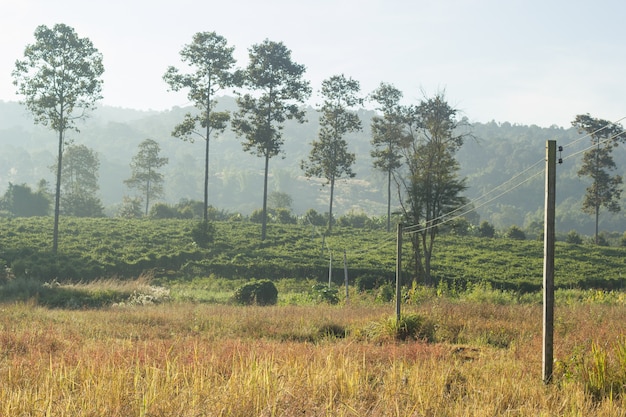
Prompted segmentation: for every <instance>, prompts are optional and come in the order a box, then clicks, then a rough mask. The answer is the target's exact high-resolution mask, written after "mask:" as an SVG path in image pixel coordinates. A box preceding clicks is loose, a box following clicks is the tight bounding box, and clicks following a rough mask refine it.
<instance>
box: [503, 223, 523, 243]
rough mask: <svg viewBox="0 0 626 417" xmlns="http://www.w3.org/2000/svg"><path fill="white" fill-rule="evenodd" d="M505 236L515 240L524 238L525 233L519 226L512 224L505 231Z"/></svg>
mask: <svg viewBox="0 0 626 417" xmlns="http://www.w3.org/2000/svg"><path fill="white" fill-rule="evenodd" d="M506 237H508V238H509V239H515V240H526V233H524V231H523V230H522V229H520V228H519V227H517V226H515V225H513V226H511V227H510V228H509V230H507V231H506Z"/></svg>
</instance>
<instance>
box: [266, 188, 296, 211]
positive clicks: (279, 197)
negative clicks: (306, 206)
mask: <svg viewBox="0 0 626 417" xmlns="http://www.w3.org/2000/svg"><path fill="white" fill-rule="evenodd" d="M267 204H268V206H269V207H270V208H273V209H287V210H288V211H291V205H292V204H293V198H291V196H290V195H289V194H287V193H283V192H280V191H272V192H271V193H269V195H268V196H267Z"/></svg>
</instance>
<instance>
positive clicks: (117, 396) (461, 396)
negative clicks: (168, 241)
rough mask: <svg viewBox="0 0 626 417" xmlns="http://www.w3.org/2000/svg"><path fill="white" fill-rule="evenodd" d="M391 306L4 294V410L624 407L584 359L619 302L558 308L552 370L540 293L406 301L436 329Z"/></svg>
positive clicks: (524, 411) (614, 319)
mask: <svg viewBox="0 0 626 417" xmlns="http://www.w3.org/2000/svg"><path fill="white" fill-rule="evenodd" d="M392 310H393V309H392V307H391V306H374V307H373V306H360V305H354V306H337V307H335V306H333V307H329V306H279V307H264V308H261V307H235V306H215V305H191V304H170V305H167V304H166V305H156V306H144V307H136V306H134V307H128V306H127V307H121V308H112V309H108V310H99V311H97V310H85V311H82V310H81V311H65V310H48V309H44V308H41V307H37V306H34V305H32V304H11V305H2V306H0V331H1V333H0V386H1V387H2V389H1V390H0V416H3V417H4V416H39V415H41V416H72V417H80V416H104V415H107V416H113V415H119V416H296V415H302V416H503V415H506V416H591V415H594V416H617V415H624V414H625V411H624V410H626V408H625V406H626V399H625V398H623V396H621V395H614V396H613V397H611V396H610V395H605V396H599V397H598V396H596V397H594V395H593V393H592V392H590V391H589V390H588V389H587V387H588V385H586V384H587V382H588V381H586V380H585V378H584V372H582V370H584V369H589V367H586V365H587V364H590V363H591V362H592V359H593V358H594V354H593V352H592V345H595V348H594V349H600V348H605V349H606V350H605V352H608V358H607V361H609V362H610V361H611V358H612V357H613V356H614V355H613V353H612V352H613V350H612V348H611V346H613V343H615V342H617V341H619V340H620V337H621V335H622V334H624V331H625V330H626V309H625V308H624V307H611V306H606V305H579V306H568V307H563V308H559V309H557V315H556V316H557V326H556V335H555V336H556V337H555V339H556V356H557V358H558V359H559V364H560V366H558V367H557V368H558V371H557V374H556V375H555V381H554V383H553V384H551V385H549V386H545V385H544V384H543V383H542V381H541V308H540V307H539V306H529V305H512V306H500V305H490V304H481V303H463V302H455V303H449V302H446V301H445V300H437V301H433V302H428V303H425V304H423V305H421V306H420V307H414V308H411V309H409V308H407V309H406V310H409V311H407V313H411V314H419V315H420V316H422V317H427V318H428V319H429V320H432V322H433V323H435V326H436V333H435V340H436V341H435V342H434V343H426V342H423V341H407V342H398V341H394V340H390V339H385V338H372V337H370V336H368V331H367V329H368V328H369V327H370V326H371V325H372V323H378V322H381V321H384V320H387V318H388V317H389V316H391V315H392V314H393V312H392ZM329 328H339V329H344V330H345V337H341V336H343V334H341V335H339V336H337V335H336V334H335V333H332V334H328V332H326V333H324V331H320V330H323V329H329ZM596 357H597V354H596ZM612 363H615V362H612ZM578 370H579V371H580V372H579V371H578ZM616 372H617V371H616Z"/></svg>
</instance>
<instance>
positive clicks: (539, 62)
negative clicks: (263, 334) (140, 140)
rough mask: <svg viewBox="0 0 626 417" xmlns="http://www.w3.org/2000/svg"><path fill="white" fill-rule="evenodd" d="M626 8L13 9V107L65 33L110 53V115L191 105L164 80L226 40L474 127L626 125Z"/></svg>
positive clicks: (4, 18) (472, 4)
mask: <svg viewBox="0 0 626 417" xmlns="http://www.w3.org/2000/svg"><path fill="white" fill-rule="evenodd" d="M625 22H626V1H624V0H598V1H595V2H591V1H588V0H585V1H580V0H568V1H566V0H555V1H551V0H473V1H471V0H316V1H299V0H219V1H215V0H202V1H198V0H171V1H165V0H106V1H104V0H91V1H86V0H0V28H2V29H1V31H0V33H1V35H2V36H1V37H0V100H4V101H16V100H19V97H17V96H16V95H15V94H14V92H15V87H14V86H13V84H12V80H11V71H12V69H13V66H14V63H15V60H16V59H18V58H21V57H22V56H23V51H24V47H25V46H26V45H27V44H29V43H33V42H34V36H33V33H34V31H35V28H36V27H37V26H38V25H41V24H45V25H48V26H52V25H54V24H55V23H65V24H67V25H69V26H72V27H73V28H74V29H75V30H76V32H77V33H78V35H79V36H81V37H88V38H90V39H91V41H92V42H93V44H94V46H95V47H96V48H98V49H99V50H100V52H102V54H103V56H104V65H105V74H104V89H103V96H104V100H103V102H104V104H107V105H112V106H119V107H128V108H136V109H154V110H163V109H169V108H171V107H173V106H184V105H187V104H188V102H187V99H186V96H185V94H184V93H178V94H175V93H170V92H168V91H167V85H166V84H165V83H164V82H163V80H162V78H161V77H162V75H163V73H164V72H165V70H166V68H167V67H168V66H169V65H174V66H177V67H179V68H184V67H182V64H181V62H180V57H179V51H180V49H181V48H182V47H183V45H185V44H187V43H189V42H190V41H191V39H192V36H193V34H194V33H196V32H203V31H215V32H217V33H218V34H220V35H222V36H224V37H225V38H226V39H227V40H228V42H229V44H230V45H232V46H234V47H235V48H236V50H235V54H236V58H237V60H238V65H240V66H245V65H246V64H247V62H248V59H247V56H248V48H249V47H250V46H251V45H253V44H256V43H260V42H262V41H263V40H264V39H270V40H272V41H282V42H283V43H284V44H285V45H286V46H287V47H288V48H289V49H291V51H292V58H293V59H294V61H296V62H297V63H300V64H304V65H305V66H306V67H307V72H306V78H308V79H309V80H310V81H311V84H312V87H313V90H314V92H315V93H314V96H313V99H312V101H311V104H315V103H316V98H317V90H318V89H319V87H320V84H321V81H322V80H323V79H325V78H328V77H330V76H332V75H335V74H340V73H343V74H345V75H348V76H350V77H352V78H355V79H357V80H359V81H360V83H361V89H362V91H363V93H364V94H367V93H369V92H371V91H372V90H373V89H375V88H376V87H377V86H378V85H379V83H380V82H381V81H384V82H388V83H391V84H394V85H395V86H396V87H398V88H399V89H400V90H402V91H403V92H404V96H405V101H406V102H407V103H417V102H418V101H419V99H420V98H422V97H423V96H424V94H426V95H427V96H431V95H433V94H435V93H436V92H438V91H441V90H445V93H446V97H447V99H448V102H449V103H450V104H451V105H453V106H455V107H456V108H458V109H459V110H461V111H462V114H463V115H464V116H466V117H467V118H468V119H469V120H470V121H473V122H488V121H491V120H495V121H497V122H505V121H508V122H511V123H519V124H537V125H539V126H550V125H553V124H555V125H558V126H563V127H569V126H570V122H571V120H573V119H574V117H575V115H577V114H581V113H590V114H591V115H592V116H594V117H600V118H603V119H607V120H611V121H615V120H618V119H620V118H622V117H624V116H626V80H625V76H626V29H625V27H626V23H625Z"/></svg>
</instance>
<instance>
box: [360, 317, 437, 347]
mask: <svg viewBox="0 0 626 417" xmlns="http://www.w3.org/2000/svg"><path fill="white" fill-rule="evenodd" d="M435 330H436V327H435V323H433V322H432V321H431V320H428V319H426V318H425V317H423V316H421V315H419V314H407V315H404V316H401V317H400V320H397V319H396V317H390V318H387V319H384V320H381V321H378V322H375V323H373V324H372V325H371V326H370V327H369V331H368V334H369V337H370V338H371V339H373V340H376V341H380V340H386V339H395V340H409V339H410V340H424V341H427V342H433V341H434V340H435Z"/></svg>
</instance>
